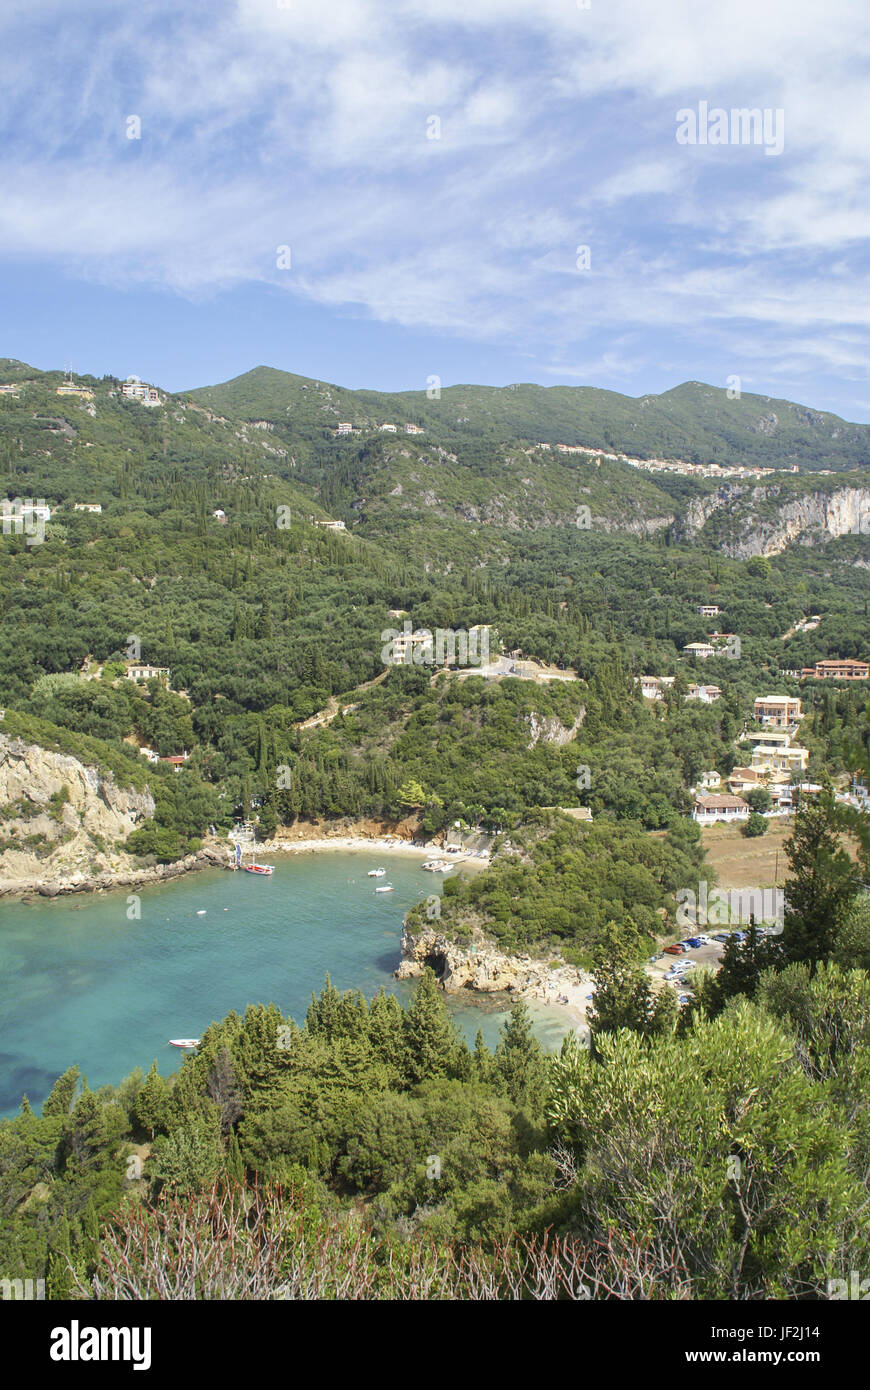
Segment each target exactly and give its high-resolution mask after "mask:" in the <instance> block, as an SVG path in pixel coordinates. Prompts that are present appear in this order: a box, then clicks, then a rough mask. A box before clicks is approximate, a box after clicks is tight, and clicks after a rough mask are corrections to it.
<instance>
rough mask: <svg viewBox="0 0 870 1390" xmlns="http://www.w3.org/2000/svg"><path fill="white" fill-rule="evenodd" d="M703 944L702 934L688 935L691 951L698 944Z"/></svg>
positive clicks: (695, 948)
mask: <svg viewBox="0 0 870 1390" xmlns="http://www.w3.org/2000/svg"><path fill="white" fill-rule="evenodd" d="M703 944H704V938H703V937H702V936H690V937H689V945H690V946H691V948H692V950H693V951H697V949H698V947H699V946H703Z"/></svg>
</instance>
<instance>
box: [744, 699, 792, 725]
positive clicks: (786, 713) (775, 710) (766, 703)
mask: <svg viewBox="0 0 870 1390" xmlns="http://www.w3.org/2000/svg"><path fill="white" fill-rule="evenodd" d="M753 712H754V714H755V718H756V720H757V721H758V723H759V724H765V725H769V726H771V727H772V728H777V729H787V728H788V727H789V725H790V724H797V722H798V721H799V720H800V719H802V718H803V715H802V714H801V702H800V700H796V699H794V697H793V696H791V695H759V696H758V697H757V698H756V701H755V708H754V711H753Z"/></svg>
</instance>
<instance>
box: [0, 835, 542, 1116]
mask: <svg viewBox="0 0 870 1390" xmlns="http://www.w3.org/2000/svg"><path fill="white" fill-rule="evenodd" d="M266 862H271V863H273V864H274V865H275V872H274V874H273V875H272V877H271V878H259V877H257V876H255V875H253V874H243V873H237V874H231V873H227V872H226V871H225V870H221V869H214V870H206V871H204V872H202V873H196V874H189V875H188V876H186V877H185V878H182V879H178V880H176V881H174V882H172V883H168V884H162V885H159V886H154V887H149V888H145V889H142V890H141V892H140V894H139V900H140V904H141V918H140V919H139V920H135V919H133V920H130V919H128V916H127V912H128V900H127V893H126V891H125V890H121V891H119V892H112V893H105V894H100V895H97V896H93V895H87V894H76V895H74V896H71V897H66V898H61V899H57V900H55V901H53V902H50V901H46V900H42V899H39V900H37V901H35V902H33V903H19V902H14V903H13V902H8V901H7V902H5V903H3V904H0V1114H2V1115H8V1114H12V1113H14V1112H15V1111H16V1110H17V1109H18V1106H19V1104H20V1102H21V1096H22V1094H24V1093H26V1094H27V1096H28V1097H29V1099H30V1101H31V1103H32V1104H33V1105H34V1106H38V1105H39V1104H40V1103H41V1102H42V1101H43V1100H44V1099H45V1096H46V1095H47V1094H48V1092H49V1090H50V1089H51V1086H52V1084H53V1082H54V1080H55V1078H56V1077H57V1076H58V1075H59V1074H60V1073H61V1072H62V1071H64V1070H65V1069H66V1068H67V1067H69V1066H71V1065H72V1064H73V1063H77V1064H78V1066H79V1067H80V1068H81V1069H82V1071H83V1072H84V1074H85V1075H86V1076H87V1079H88V1084H89V1085H90V1086H91V1088H92V1089H96V1087H98V1086H102V1085H104V1084H105V1083H106V1082H112V1083H115V1082H118V1081H120V1080H121V1079H122V1078H123V1077H124V1076H126V1075H127V1074H128V1073H129V1072H131V1071H132V1070H133V1068H134V1067H137V1066H139V1067H142V1068H143V1069H147V1068H148V1067H149V1066H150V1064H151V1062H152V1060H153V1059H154V1058H156V1059H157V1063H158V1066H159V1068H160V1070H161V1071H162V1072H164V1073H166V1074H168V1073H170V1072H172V1071H175V1070H176V1068H177V1067H178V1065H179V1062H180V1059H181V1054H180V1053H179V1052H178V1050H177V1049H176V1048H173V1047H169V1046H168V1044H167V1040H168V1039H169V1038H186V1037H199V1036H200V1035H201V1033H203V1032H204V1030H205V1028H206V1027H207V1026H208V1024H209V1023H210V1022H211V1021H212V1020H213V1019H220V1018H223V1016H224V1015H225V1014H226V1013H228V1012H229V1011H230V1009H236V1010H237V1011H238V1012H240V1013H241V1012H243V1011H244V1009H245V1007H246V1005H248V1004H255V1003H269V1002H274V1003H275V1004H277V1005H278V1006H279V1008H280V1009H281V1010H282V1012H283V1013H284V1014H285V1015H287V1016H292V1017H293V1018H295V1019H297V1020H298V1021H299V1022H301V1021H302V1019H303V1018H304V1015H305V1011H306V1009H307V1007H308V1004H309V1001H310V998H311V994H312V991H315V990H319V989H321V988H322V986H323V982H324V977H325V975H326V972H327V971H329V973H330V976H331V978H332V981H333V984H335V985H336V987H337V988H339V989H350V988H359V989H361V990H362V991H363V992H364V993H365V994H366V995H367V996H369V997H370V996H371V995H373V994H376V993H377V991H378V990H379V989H380V988H381V986H382V985H383V986H385V987H386V988H387V989H389V990H392V991H393V992H394V993H395V994H397V995H398V996H399V998H400V999H403V1000H405V999H407V998H408V996H409V994H410V992H411V989H412V988H413V985H412V983H399V982H398V981H396V980H394V979H393V978H392V972H393V970H394V969H395V968H396V966H397V964H398V962H399V947H400V941H401V934H402V918H403V916H404V914H405V913H406V912H407V910H408V908H409V907H411V906H412V905H413V904H414V903H415V902H417V901H419V899H420V898H423V897H425V896H426V895H427V894H429V893H432V892H436V891H437V887H438V884H439V883H440V881H441V879H440V875H433V874H431V873H425V872H424V871H423V870H422V868H421V867H420V862H422V861H420V862H418V861H417V860H412V859H410V858H405V857H403V856H400V855H395V854H394V855H390V854H389V853H385V852H378V853H377V854H376V855H374V856H373V855H372V854H370V853H363V852H348V853H346V854H345V853H339V852H333V851H329V852H327V853H323V854H305V855H292V856H291V855H283V856H277V857H276V858H274V859H272V860H269V861H266ZM379 864H382V865H383V866H384V867H385V868H386V869H387V876H386V878H383V879H378V880H376V879H370V878H368V877H367V870H368V869H370V868H374V867H376V865H379ZM433 878H434V879H435V883H433ZM376 883H380V884H382V885H383V884H385V883H392V884H393V885H394V888H395V892H393V893H384V894H376V893H375V891H374V889H375V885H376ZM203 910H204V915H198V914H199V913H200V912H202V911H203ZM448 1004H449V1007H450V1009H451V1011H452V1013H453V1014H454V1016H455V1018H456V1020H457V1023H458V1024H459V1026H460V1027H461V1028H462V1030H463V1032H464V1033H465V1035H466V1037H468V1038H469V1040H470V1041H473V1039H474V1035H475V1033H476V1032H477V1029H478V1027H480V1028H482V1030H483V1034H484V1037H485V1038H486V1040H487V1042H488V1043H489V1044H490V1046H492V1045H494V1043H495V1042H496V1041H497V1038H498V1030H499V1027H500V1025H501V1023H502V1022H503V1021H504V1018H505V1017H506V1008H507V1001H505V1000H504V999H501V1000H498V1001H497V1000H488V1001H484V1002H482V1003H476V1002H472V1001H470V1000H468V1001H467V1000H466V998H465V997H464V996H462V997H461V998H460V999H459V1000H457V999H453V998H448ZM529 1009H530V1011H531V1013H532V1015H533V1017H534V1020H535V1027H536V1031H537V1033H538V1036H539V1037H540V1039H541V1041H542V1042H543V1043H544V1044H545V1045H546V1046H549V1047H556V1046H558V1044H559V1042H560V1041H561V1039H562V1037H563V1036H564V1034H565V1033H566V1032H567V1031H568V1030H569V1026H570V1025H569V1024H568V1023H567V1021H566V1020H565V1019H564V1018H563V1017H562V1016H561V1014H560V1013H559V1012H558V1011H557V1010H555V1009H548V1008H546V1007H545V1006H544V1005H536V1004H530V1005H529Z"/></svg>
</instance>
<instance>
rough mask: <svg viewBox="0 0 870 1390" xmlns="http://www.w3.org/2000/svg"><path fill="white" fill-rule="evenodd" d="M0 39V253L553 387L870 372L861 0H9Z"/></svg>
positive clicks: (869, 155) (867, 107) (868, 28)
mask: <svg viewBox="0 0 870 1390" xmlns="http://www.w3.org/2000/svg"><path fill="white" fill-rule="evenodd" d="M0 38H2V44H0V124H2V127H3V131H4V134H3V140H2V144H0V180H2V187H3V189H4V197H3V200H2V202H0V256H5V257H7V258H15V259H16V261H19V262H20V261H21V260H23V259H24V258H28V259H30V260H31V261H34V260H35V261H36V262H43V263H51V264H52V265H55V266H58V267H61V268H64V269H66V270H69V271H72V272H73V273H75V274H78V275H81V276H84V277H87V278H90V279H94V280H99V281H100V282H102V283H105V284H110V285H113V286H122V285H125V284H136V285H153V286H156V287H159V288H161V289H165V288H170V289H172V290H173V291H175V292H177V293H178V294H181V295H187V296H191V297H200V296H203V295H208V294H210V293H214V292H217V291H219V290H222V289H225V288H227V287H230V286H237V285H244V284H246V283H269V284H274V285H276V286H278V287H281V288H283V289H284V290H286V291H287V293H288V295H290V296H299V297H302V298H304V299H306V300H309V301H312V302H314V303H318V304H323V305H327V306H331V307H332V308H333V309H334V310H335V311H336V312H341V311H343V310H347V311H349V312H353V313H355V314H359V313H363V314H367V315H370V316H371V317H372V318H374V319H377V320H380V321H383V322H388V323H397V324H401V325H404V326H413V327H417V328H430V329H432V330H433V331H437V332H440V333H453V334H457V335H461V336H463V337H465V338H468V339H471V340H476V341H487V342H490V343H495V342H499V343H505V344H508V345H509V346H510V348H511V351H512V352H513V353H514V354H525V355H526V356H527V357H528V358H529V360H530V361H531V362H533V363H534V364H535V366H536V369H537V371H538V372H539V373H540V374H542V375H544V376H561V377H562V378H564V379H574V378H577V377H579V376H580V374H581V373H582V374H585V375H586V376H587V377H588V378H589V379H593V378H594V379H601V378H602V377H604V378H608V377H612V378H613V379H617V378H619V379H620V380H622V379H629V378H631V377H632V375H633V374H637V373H639V374H640V375H642V374H643V370H644V364H647V365H649V364H652V363H655V364H656V365H658V364H660V363H661V362H662V361H664V360H667V361H668V362H672V363H673V364H674V368H675V371H677V372H678V373H681V374H682V375H686V376H694V375H697V374H698V373H697V368H696V366H695V361H696V358H697V354H698V350H699V349H698V344H699V343H701V342H702V343H703V345H704V353H705V360H706V361H711V360H715V361H716V362H717V363H721V364H723V371H724V369H725V367H726V366H727V369H728V370H740V366H741V363H743V364H746V365H747V367H748V366H749V364H754V365H755V367H756V368H762V367H763V372H762V373H761V374H764V373H766V379H767V380H769V381H770V382H772V383H775V382H776V381H777V380H780V379H781V380H785V379H786V378H788V380H789V381H791V382H794V381H795V380H797V381H798V382H799V381H800V379H801V378H803V379H804V380H805V381H806V382H807V383H808V389H811V386H812V383H813V381H816V382H817V381H818V379H819V378H820V377H821V376H822V375H824V374H832V373H836V374H839V375H841V376H843V377H847V378H850V379H853V380H861V379H864V378H865V377H866V367H865V363H866V361H867V360H868V346H870V343H868V329H870V324H868V317H870V311H867V310H866V309H865V308H864V305H865V304H866V303H867V302H868V300H867V298H866V289H867V281H868V276H870V265H868V256H867V238H868V234H870V201H868V197H867V189H868V179H870V146H868V143H867V141H866V135H865V132H866V129H867V127H868V122H870V93H868V91H867V89H866V81H865V77H866V75H865V72H864V70H863V68H864V64H863V59H862V57H861V54H862V52H863V51H866V47H867V40H868V38H870V12H868V11H867V9H866V6H865V5H864V3H863V0H829V3H828V4H826V5H825V6H821V5H818V6H799V7H796V6H795V5H794V3H793V0H767V3H766V4H764V5H762V6H759V5H758V4H757V0H732V3H731V4H729V5H728V6H727V7H719V8H715V7H714V8H713V9H710V8H709V7H698V6H697V5H696V4H694V3H691V0H658V3H657V4H656V6H655V7H654V9H653V10H651V9H650V7H649V5H648V3H646V2H645V0H622V3H618V4H613V3H611V4H604V3H600V2H599V0H592V5H591V8H590V9H588V10H581V9H579V8H578V7H577V6H576V5H575V4H573V3H572V0H536V3H534V4H531V5H530V4H528V3H527V0H475V3H474V4H473V5H472V4H468V0H425V3H424V0H394V3H392V4H390V5H389V6H387V5H384V4H376V3H374V0H331V3H330V4H329V5H328V6H324V4H323V0H288V3H287V4H285V5H282V4H281V3H280V0H237V3H231V0H218V3H215V4H212V5H210V6H209V8H208V17H207V21H206V20H204V17H203V12H202V11H201V10H200V9H198V8H196V7H194V8H193V9H190V10H188V9H187V8H186V7H183V6H177V5H174V4H169V3H167V0H155V2H154V3H152V4H150V5H149V6H148V8H147V10H146V11H143V10H141V9H128V8H122V9H119V8H118V7H117V6H116V5H115V4H114V3H111V4H110V3H108V0H105V2H104V0H90V3H89V5H88V6H87V7H86V9H85V10H84V11H82V10H81V9H75V10H74V9H71V8H70V7H69V6H68V5H66V4H60V3H55V0H44V3H43V4H41V5H40V6H39V7H38V9H37V11H36V12H34V10H33V8H32V7H31V6H29V5H26V4H24V3H21V2H20V0H6V4H5V5H4V8H3V15H2V21H0ZM700 101H706V102H709V103H710V105H712V106H722V107H725V108H730V107H732V106H749V107H769V108H782V110H783V111H784V113H785V130H786V137H785V148H784V151H783V154H782V155H781V156H779V157H777V158H768V157H765V154H764V151H763V150H762V149H759V148H757V147H751V146H740V147H733V146H731V147H717V146H712V145H707V146H703V147H702V146H694V147H686V146H679V145H678V144H677V143H676V140H675V123H676V112H677V110H678V109H680V108H681V107H695V106H697V103H698V102H700ZM131 116H137V117H139V119H140V120H141V139H137V140H130V139H128V131H129V125H128V118H129V117H131ZM284 244H289V245H291V247H292V266H291V268H290V269H289V270H287V269H282V268H279V266H278V264H277V247H278V246H279V245H284ZM580 245H588V246H589V248H590V253H591V265H590V266H589V267H588V268H587V269H583V268H581V267H580V266H579V265H578V263H577V248H578V246H580ZM749 325H751V326H752V331H751V332H749V331H748V327H749ZM617 342H618V343H619V344H620V345H621V346H619V347H616V348H615V347H614V346H613V345H614V343H617ZM565 364H569V365H565Z"/></svg>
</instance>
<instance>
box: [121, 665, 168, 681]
mask: <svg viewBox="0 0 870 1390" xmlns="http://www.w3.org/2000/svg"><path fill="white" fill-rule="evenodd" d="M125 675H126V677H127V680H128V681H148V680H151V679H152V677H154V676H157V677H158V678H162V679H165V680H166V681H168V680H169V667H168V666H149V665H147V663H145V662H143V661H128V662H127V670H126V672H125Z"/></svg>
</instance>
